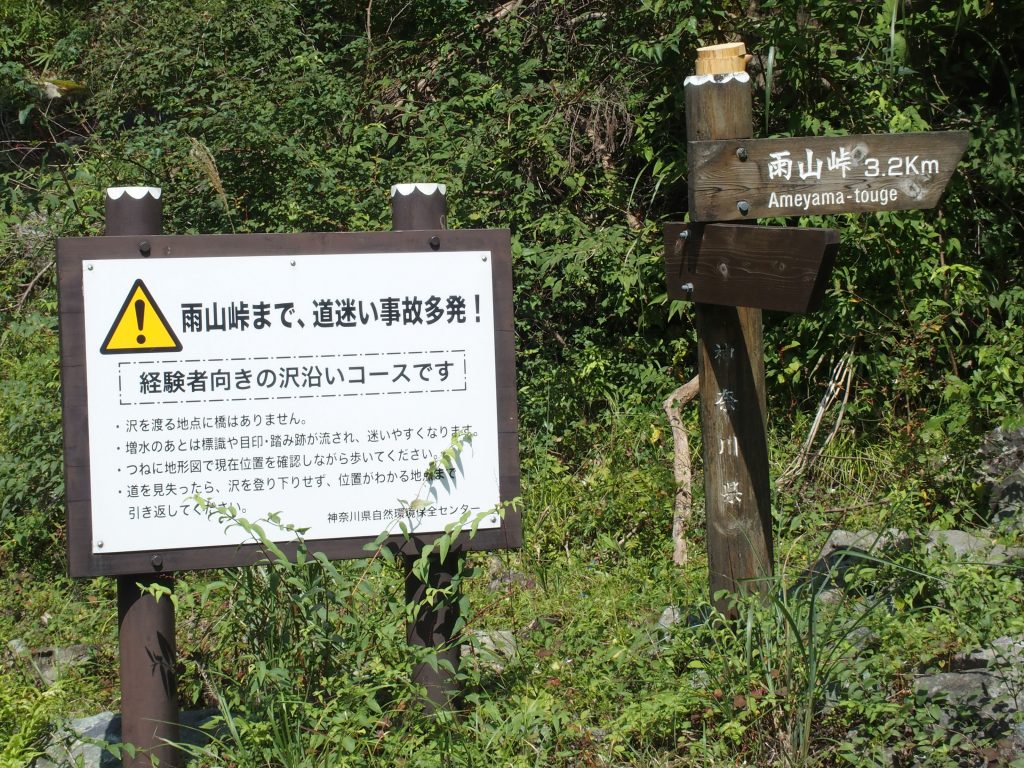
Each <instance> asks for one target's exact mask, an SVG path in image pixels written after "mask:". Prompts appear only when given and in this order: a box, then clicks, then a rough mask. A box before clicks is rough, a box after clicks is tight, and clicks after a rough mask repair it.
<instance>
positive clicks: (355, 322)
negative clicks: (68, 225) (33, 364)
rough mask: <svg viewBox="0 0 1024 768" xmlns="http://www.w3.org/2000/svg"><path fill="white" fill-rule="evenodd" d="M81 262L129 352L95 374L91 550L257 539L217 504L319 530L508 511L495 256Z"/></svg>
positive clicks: (92, 292) (93, 361)
mask: <svg viewBox="0 0 1024 768" xmlns="http://www.w3.org/2000/svg"><path fill="white" fill-rule="evenodd" d="M83 266H84V269H83V294H84V300H85V301H84V304H85V328H86V344H87V346H89V347H90V349H92V348H95V349H96V350H100V348H101V347H103V346H104V345H105V344H106V345H107V346H110V339H111V338H113V339H114V340H115V342H116V343H117V348H116V351H117V352H118V354H106V353H105V354H104V355H103V356H100V355H96V356H94V357H90V358H89V364H88V370H87V382H88V412H89V456H90V461H91V467H90V481H91V489H92V510H93V512H92V514H93V520H92V528H93V542H92V551H93V552H95V553H107V552H131V551H139V550H150V549H152V550H158V549H164V550H166V549H173V548H186V547H187V548H194V547H206V546H222V545H225V544H233V543H246V540H245V538H244V533H243V532H242V531H241V530H240V529H239V528H238V527H235V528H229V529H225V526H224V525H223V524H222V523H221V522H219V521H218V520H217V519H216V517H215V516H211V515H209V514H207V512H206V511H205V510H204V505H203V501H208V502H211V503H213V504H215V505H219V504H227V505H231V506H233V507H234V508H235V509H236V510H237V511H238V513H239V514H240V515H242V516H243V517H245V518H247V519H249V520H252V521H257V520H263V519H265V518H266V517H267V516H268V515H271V514H275V513H278V514H280V516H281V520H282V522H283V523H286V524H291V525H294V526H295V527H297V528H299V529H303V530H304V531H305V533H304V536H305V538H306V539H309V540H314V539H329V538H343V537H373V536H376V535H378V534H379V533H381V532H382V531H392V532H398V526H399V525H400V524H401V525H403V526H405V527H409V528H413V529H415V530H417V531H420V532H435V531H442V530H443V529H444V527H445V526H446V525H447V524H449V523H451V522H453V521H455V520H457V519H459V518H460V517H462V516H464V515H466V514H470V515H480V516H481V517H482V522H481V523H480V527H481V528H489V527H497V526H498V525H499V518H498V516H497V514H489V511H490V510H492V509H494V508H495V507H496V505H497V504H498V501H499V490H498V476H499V471H498V437H497V415H496V414H497V406H496V391H497V386H496V380H495V358H494V355H495V352H494V307H493V288H492V277H491V263H490V259H489V254H488V253H487V252H476V251H473V252H457V253H450V252H448V253H433V252H431V253H393V254H376V255H368V254H324V255H316V256H291V257H288V256H239V257H210V258H196V259H192V258H180V259H179V258H165V259H156V258H155V259H116V260H115V259H108V260H96V261H92V262H88V263H86V264H84V265H83ZM140 281H141V284H142V285H143V286H144V287H143V288H139V287H138V286H139V285H140ZM133 291H144V292H145V293H144V296H143V294H142V293H139V294H138V295H139V296H143V298H144V301H145V306H138V307H137V306H136V305H138V304H142V303H143V300H142V299H138V300H136V298H135V297H136V294H135V293H133ZM157 322H159V323H160V324H161V326H162V327H160V328H157V327H156V326H155V325H153V324H154V323H157ZM115 331H116V333H115ZM157 334H162V335H166V336H167V337H168V338H171V337H173V338H175V339H176V340H177V342H179V343H180V350H175V349H170V350H169V351H168V349H166V348H165V349H159V350H151V349H148V348H147V343H148V342H143V341H137V339H152V338H156V337H157ZM161 337H162V336H161ZM163 346H164V347H169V346H170V345H163ZM452 450H456V451H457V452H458V457H459V460H458V462H456V463H455V465H454V466H451V463H450V462H449V463H448V464H445V463H444V462H442V461H440V460H441V458H442V456H443V455H444V454H445V452H446V451H447V452H451V451H452ZM282 538H287V536H283V537H282Z"/></svg>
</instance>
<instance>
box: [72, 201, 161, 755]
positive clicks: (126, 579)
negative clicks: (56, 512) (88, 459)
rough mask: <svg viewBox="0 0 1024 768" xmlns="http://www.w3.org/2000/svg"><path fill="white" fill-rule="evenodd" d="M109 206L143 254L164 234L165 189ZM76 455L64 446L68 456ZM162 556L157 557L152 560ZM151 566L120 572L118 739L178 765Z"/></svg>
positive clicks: (115, 229) (110, 222)
mask: <svg viewBox="0 0 1024 768" xmlns="http://www.w3.org/2000/svg"><path fill="white" fill-rule="evenodd" d="M106 209H107V218H106V223H107V229H106V234H107V235H111V236H114V235H134V236H137V237H138V238H139V240H138V251H139V255H140V256H142V257H143V258H145V257H148V256H150V250H149V243H148V240H146V239H145V238H146V237H147V236H149V235H158V234H160V231H161V230H162V228H163V225H162V219H163V207H162V203H161V200H160V190H159V189H157V188H147V187H131V188H125V187H120V188H111V189H108V190H107V193H106ZM138 301H141V299H139V300H138ZM136 306H137V305H134V304H132V305H131V306H130V311H131V313H132V317H133V318H134V319H136V320H138V323H137V324H136V323H132V330H133V331H134V333H133V336H134V338H133V341H134V343H136V344H139V341H138V340H139V338H140V337H142V331H143V329H144V328H145V327H146V326H145V324H144V323H145V315H144V314H143V313H144V310H143V311H142V312H138V313H137V312H136ZM139 309H142V307H141V306H140V307H139ZM144 342H145V339H144V338H143V343H144ZM69 394H70V393H69ZM65 434H67V431H66V430H65ZM77 437H78V438H81V437H82V435H78V436H77ZM73 453H74V452H73V451H72V452H70V453H69V452H68V451H67V450H66V451H65V455H66V456H67V455H71V454H73ZM158 557H159V556H158V555H154V558H158ZM150 565H151V568H152V570H150V571H149V572H147V573H139V574H130V575H123V576H118V577H117V626H118V646H119V649H120V658H121V741H122V743H124V744H126V745H132V746H134V747H135V748H136V749H137V750H138V751H137V752H136V753H135V754H134V755H129V754H128V753H127V752H125V753H124V754H123V755H122V759H123V762H124V765H125V768H148V767H149V766H155V765H159V766H160V767H161V768H164V766H169V768H176V766H178V765H180V764H181V755H180V754H179V752H178V750H177V749H176V748H174V747H172V746H171V744H172V743H175V742H177V741H178V687H177V681H176V670H175V665H176V663H177V653H176V641H175V626H174V604H173V603H172V602H171V601H170V599H168V598H166V597H165V598H164V599H162V600H158V599H156V598H155V597H154V596H153V594H151V593H149V592H146V591H144V590H145V589H146V588H147V587H151V586H154V585H156V586H160V587H173V584H174V580H173V577H171V576H169V575H168V574H164V573H161V572H160V571H161V565H162V563H160V562H159V561H158V560H153V561H152V562H151V563H150Z"/></svg>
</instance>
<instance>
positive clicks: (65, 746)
mask: <svg viewBox="0 0 1024 768" xmlns="http://www.w3.org/2000/svg"><path fill="white" fill-rule="evenodd" d="M216 716H217V710H215V709H200V710H190V711H186V712H181V713H180V714H179V716H178V724H179V729H180V733H179V738H180V741H181V743H182V744H187V745H189V746H192V747H201V746H203V745H205V744H206V743H208V742H209V736H208V735H207V733H206V731H203V730H202V728H203V726H204V725H207V724H208V723H209V722H210V721H211V720H212V719H213V718H214V717H216ZM120 743H121V716H120V715H115V714H114V713H113V712H101V713H100V714H98V715H93V716H92V717H84V718H80V719H77V720H69V721H67V722H65V723H64V724H63V725H60V726H59V727H57V728H56V729H55V730H54V733H53V735H52V736H51V737H50V742H49V744H48V745H47V747H46V751H45V753H44V754H43V755H42V756H41V757H39V758H37V759H36V761H35V763H34V764H33V768H66V767H69V766H75V768H120V766H121V761H120V760H118V759H117V758H116V757H114V755H112V754H111V753H110V752H109V751H107V750H106V749H105V748H104V747H103V745H104V744H120Z"/></svg>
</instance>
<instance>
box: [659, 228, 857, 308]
mask: <svg viewBox="0 0 1024 768" xmlns="http://www.w3.org/2000/svg"><path fill="white" fill-rule="evenodd" d="M664 231H665V274H666V279H667V285H666V287H667V289H668V296H669V298H670V299H679V300H682V301H696V302H700V303H703V304H721V305H724V306H730V307H757V308H759V309H769V310H776V311H780V312H796V313H804V312H812V311H814V310H815V309H817V308H818V306H819V305H820V304H821V299H822V296H823V295H824V293H825V286H826V285H827V283H828V279H829V276H830V275H831V274H832V266H833V264H834V262H835V255H836V251H837V250H838V248H839V233H838V232H837V231H836V230H834V229H798V228H796V227H750V226H746V225H743V224H695V225H690V224H679V223H668V224H666V225H665V229H664Z"/></svg>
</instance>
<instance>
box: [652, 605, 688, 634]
mask: <svg viewBox="0 0 1024 768" xmlns="http://www.w3.org/2000/svg"><path fill="white" fill-rule="evenodd" d="M682 620H683V612H682V611H680V610H679V608H677V607H676V606H674V605H670V606H668V607H667V608H666V609H665V610H664V611H662V612H661V616H659V617H658V629H662V630H668V629H671V628H672V627H674V626H675V625H676V624H678V623H679V622H680V621H682Z"/></svg>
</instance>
